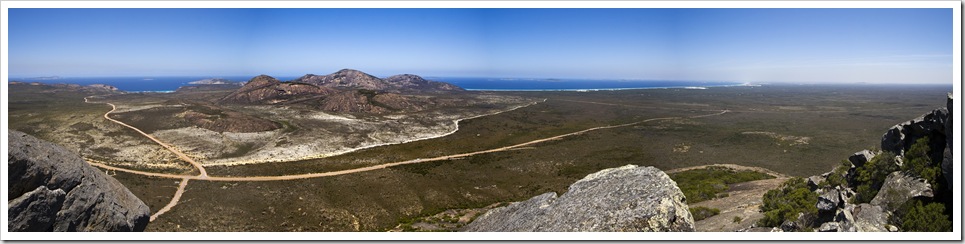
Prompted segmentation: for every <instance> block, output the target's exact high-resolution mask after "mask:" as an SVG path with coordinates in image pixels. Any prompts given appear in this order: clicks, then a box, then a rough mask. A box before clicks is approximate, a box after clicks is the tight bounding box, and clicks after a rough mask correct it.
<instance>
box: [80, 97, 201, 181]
mask: <svg viewBox="0 0 965 244" xmlns="http://www.w3.org/2000/svg"><path fill="white" fill-rule="evenodd" d="M87 98H89V97H85V98H84V102H85V103H93V102H90V101H89V100H88V99H87ZM105 104H107V105H111V111H107V113H105V114H104V118H105V119H107V120H110V121H111V122H114V123H117V124H119V125H123V126H124V127H127V128H130V129H132V130H134V131H137V133H140V134H141V135H143V136H144V137H147V139H151V140H152V141H154V142H156V143H157V144H158V145H161V147H164V149H167V150H168V151H171V152H172V153H174V155H177V156H178V158H180V159H181V160H184V161H185V162H188V163H190V164H191V165H194V167H195V168H197V169H198V171H199V172H200V173H199V174H198V176H197V177H198V178H199V179H204V178H207V177H208V172H207V171H205V170H204V166H202V165H201V164H200V163H198V162H197V161H194V159H192V158H191V157H188V155H185V154H184V153H182V152H181V151H178V150H177V149H174V147H172V146H171V145H168V144H167V143H164V142H161V140H158V139H157V138H154V137H153V136H151V135H150V134H147V133H144V131H141V130H140V129H138V128H137V127H134V126H131V125H128V124H125V123H124V122H121V121H118V120H116V119H112V118H111V117H110V116H108V115H110V114H111V113H113V112H114V110H117V106H114V104H113V103H108V102H105Z"/></svg>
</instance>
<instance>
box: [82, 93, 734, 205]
mask: <svg viewBox="0 0 965 244" xmlns="http://www.w3.org/2000/svg"><path fill="white" fill-rule="evenodd" d="M84 102H87V103H92V102H90V101H89V100H88V99H87V98H86V97H85V98H84ZM105 104H108V105H111V111H108V112H107V113H105V114H104V118H106V119H107V120H110V121H111V122H114V123H117V124H120V125H123V126H124V127H127V128H130V129H132V130H134V131H137V132H138V133H140V134H141V135H143V136H145V137H147V138H148V139H151V140H152V141H154V142H156V143H157V144H159V145H161V146H162V147H164V148H165V149H167V150H168V151H171V152H172V153H174V154H176V155H178V157H179V158H181V159H182V160H184V161H187V162H189V163H191V165H194V166H195V167H196V168H197V169H198V170H199V171H200V172H201V173H200V174H199V175H176V174H164V173H155V172H147V171H140V170H133V169H124V168H118V167H114V166H109V165H105V164H102V163H95V162H89V161H88V163H89V164H91V165H93V166H97V167H100V168H104V169H108V170H116V171H122V172H127V173H132V174H138V175H144V176H153V177H161V178H177V179H181V180H182V181H181V183H180V185H179V187H178V190H177V191H176V192H175V193H174V197H173V198H172V199H171V202H169V203H168V204H167V205H166V206H164V207H163V208H162V209H160V210H159V211H158V212H156V213H155V214H154V215H152V216H151V221H154V220H155V219H157V217H158V216H160V215H161V214H163V213H165V212H167V211H168V210H170V209H171V208H173V207H174V206H175V205H177V203H178V201H179V200H180V199H181V195H182V194H183V193H184V188H185V187H186V186H187V184H188V181H189V180H206V181H279V180H299V179H310V178H319V177H328V176H336V175H344V174H353V173H360V172H366V171H372V170H379V169H384V168H388V167H394V166H399V165H406V164H416V163H425V162H434V161H442V160H452V159H460V158H464V157H470V156H475V155H480V154H487V153H494V152H502V151H509V150H516V149H521V148H526V147H527V146H532V145H534V144H538V143H542V142H547V141H553V140H559V139H562V138H565V137H569V136H574V135H579V134H583V133H586V132H590V131H595V130H602V129H611V128H618V127H626V126H632V125H637V124H642V123H646V122H650V121H657V120H668V119H676V118H681V117H662V118H652V119H646V120H642V121H637V122H632V123H626V124H619V125H608V126H598V127H593V128H589V129H585V130H581V131H577V132H571V133H566V134H562V135H557V136H552V137H547V138H543V139H537V140H532V141H529V142H524V143H519V144H515V145H511V146H505V147H500V148H494V149H489V150H482V151H475V152H468V153H460V154H451V155H446V156H439V157H433V158H424V159H423V158H420V159H413V160H406V161H399V162H393V163H385V164H379V165H372V166H367V167H361V168H355V169H347V170H338V171H329V172H319V173H308V174H294V175H279V176H246V177H230V176H229V177H225V176H209V175H208V173H207V172H206V171H205V170H204V167H203V166H202V165H201V164H200V163H198V162H196V161H194V159H191V157H188V156H187V155H185V154H184V153H181V152H180V151H178V150H177V149H175V148H174V147H172V146H170V145H167V144H165V143H164V142H161V141H160V140H158V139H157V138H154V137H153V136H151V135H149V134H147V133H144V132H143V131H141V130H140V129H137V128H136V127H134V126H130V125H128V124H125V123H124V122H121V121H118V120H115V119H112V118H110V117H109V116H108V115H110V114H111V113H112V112H114V111H115V110H117V106H115V105H114V104H112V103H106V102H105ZM727 112H730V110H722V111H720V112H718V113H713V114H705V115H697V116H690V117H688V118H703V117H709V116H717V115H722V114H725V113H727Z"/></svg>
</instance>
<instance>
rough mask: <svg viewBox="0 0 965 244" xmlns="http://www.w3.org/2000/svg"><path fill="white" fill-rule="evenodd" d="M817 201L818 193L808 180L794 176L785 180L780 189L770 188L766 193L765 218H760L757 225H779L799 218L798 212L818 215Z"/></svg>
mask: <svg viewBox="0 0 965 244" xmlns="http://www.w3.org/2000/svg"><path fill="white" fill-rule="evenodd" d="M817 202H818V194H817V193H814V192H812V191H810V190H809V189H808V187H807V181H805V180H804V179H802V178H792V179H790V180H788V181H787V182H784V184H782V185H781V188H780V189H775V190H770V191H767V193H765V194H764V198H763V204H762V205H761V211H763V212H764V218H763V219H761V220H759V221H758V222H757V225H758V226H766V227H777V226H780V225H781V223H784V221H785V220H792V221H793V220H797V217H798V214H801V213H804V214H805V215H807V216H816V215H817V213H818V208H817V207H816V206H815V204H817ZM804 224H808V223H804ZM805 227H807V226H805Z"/></svg>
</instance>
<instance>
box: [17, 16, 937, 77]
mask: <svg viewBox="0 0 965 244" xmlns="http://www.w3.org/2000/svg"><path fill="white" fill-rule="evenodd" d="M8 18H9V29H8V33H9V36H8V38H9V64H8V65H9V72H10V77H19V78H31V77H44V76H61V77H152V76H153V77H172V76H199V77H219V76H249V75H250V76H254V75H257V74H268V75H272V76H282V77H285V76H301V75H304V74H308V73H314V74H329V73H332V72H335V71H337V70H339V69H342V68H351V69H357V70H360V71H363V72H366V73H370V74H373V75H376V76H380V77H385V76H389V75H394V74H404V73H408V74H416V75H420V76H427V77H493V78H536V79H548V78H557V79H601V80H666V81H735V82H772V83H902V84H926V83H927V84H948V83H951V82H952V73H953V67H952V66H953V65H952V62H953V60H952V59H953V58H952V42H953V39H952V33H953V30H952V10H951V9H9V16H8ZM306 71H307V72H306ZM273 74H280V75H273Z"/></svg>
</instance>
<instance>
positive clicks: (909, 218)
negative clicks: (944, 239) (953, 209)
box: [901, 201, 952, 232]
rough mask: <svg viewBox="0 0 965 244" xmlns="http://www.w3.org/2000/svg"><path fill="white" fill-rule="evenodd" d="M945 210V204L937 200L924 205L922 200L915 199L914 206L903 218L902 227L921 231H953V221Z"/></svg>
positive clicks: (904, 229) (907, 229) (905, 229)
mask: <svg viewBox="0 0 965 244" xmlns="http://www.w3.org/2000/svg"><path fill="white" fill-rule="evenodd" d="M944 211H945V205H944V204H941V203H937V202H936V203H929V204H928V205H923V204H922V203H921V202H920V201H915V203H914V206H912V207H911V208H910V209H909V210H908V213H907V214H905V216H903V217H902V218H901V222H902V223H901V229H902V230H903V231H920V232H941V231H952V222H951V221H950V220H949V218H948V215H945V213H944Z"/></svg>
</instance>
